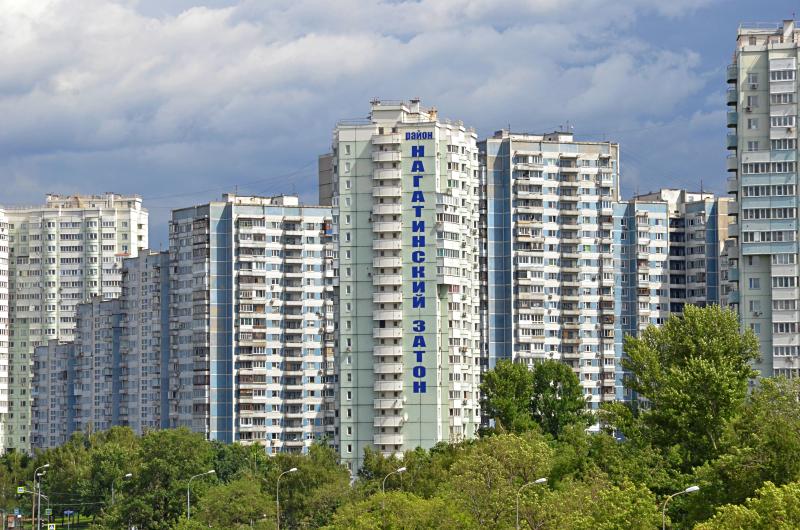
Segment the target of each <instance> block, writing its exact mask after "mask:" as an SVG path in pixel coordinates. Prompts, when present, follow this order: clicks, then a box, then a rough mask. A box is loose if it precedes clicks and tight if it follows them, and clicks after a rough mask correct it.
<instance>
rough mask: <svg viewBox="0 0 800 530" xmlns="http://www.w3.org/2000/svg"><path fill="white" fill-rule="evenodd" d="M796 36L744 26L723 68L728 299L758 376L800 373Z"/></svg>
mask: <svg viewBox="0 0 800 530" xmlns="http://www.w3.org/2000/svg"><path fill="white" fill-rule="evenodd" d="M798 54H800V30H798V29H797V27H796V25H795V22H794V21H793V20H786V21H784V22H783V23H782V24H755V25H752V24H751V25H744V24H743V25H741V26H740V27H739V31H738V34H737V39H736V48H735V51H734V57H733V64H731V65H730V66H728V69H727V81H728V83H729V84H730V88H729V89H728V95H727V103H728V106H729V109H730V110H729V111H728V127H729V128H730V130H731V132H730V134H729V135H728V143H727V147H728V149H729V150H731V151H732V153H731V155H730V156H729V157H728V171H729V172H730V177H729V178H728V191H729V192H731V193H732V194H733V195H734V202H733V203H732V207H731V210H732V211H731V214H732V215H734V216H736V221H737V222H736V224H735V225H731V228H730V237H732V238H734V241H735V242H734V243H731V244H730V245H728V247H727V248H726V252H727V256H726V258H727V259H726V267H727V275H728V281H729V282H730V283H731V285H729V286H727V287H726V289H725V290H726V291H727V292H726V298H727V301H728V303H729V304H731V305H732V306H733V307H734V308H737V309H738V311H739V316H740V319H741V323H742V326H743V327H744V328H748V329H751V330H752V331H753V332H754V333H755V334H756V335H757V336H758V339H759V342H760V346H761V360H760V361H759V363H757V364H756V368H758V369H759V370H760V371H761V373H762V375H764V376H772V375H779V374H781V375H787V376H790V377H797V376H798V374H800V307H799V306H798V304H799V303H800V302H798V300H799V299H800V285H799V283H800V281H799V280H798V241H797V233H798V228H800V227H798V215H797V213H798V197H800V195H798V183H797V169H798V168H797V156H798V145H797V134H798V133H797V127H798V123H797V105H798V96H799V94H798V86H797V76H798Z"/></svg>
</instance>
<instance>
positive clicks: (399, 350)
mask: <svg viewBox="0 0 800 530" xmlns="http://www.w3.org/2000/svg"><path fill="white" fill-rule="evenodd" d="M372 353H373V355H375V356H376V357H402V356H403V347H402V346H374V347H373V348H372Z"/></svg>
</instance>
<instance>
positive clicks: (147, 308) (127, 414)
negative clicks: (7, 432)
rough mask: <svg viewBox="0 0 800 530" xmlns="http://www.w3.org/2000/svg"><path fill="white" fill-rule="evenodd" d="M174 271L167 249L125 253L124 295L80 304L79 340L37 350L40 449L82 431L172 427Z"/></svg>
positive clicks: (34, 437) (35, 433) (35, 434)
mask: <svg viewBox="0 0 800 530" xmlns="http://www.w3.org/2000/svg"><path fill="white" fill-rule="evenodd" d="M168 274H169V252H150V251H147V250H144V251H143V252H141V253H140V254H139V256H137V257H135V258H127V259H125V260H124V261H123V267H122V295H121V297H120V298H118V299H112V300H103V299H101V298H100V297H94V298H92V299H91V300H90V301H89V302H85V303H81V304H78V306H77V309H76V328H75V334H74V339H73V340H72V341H70V342H64V343H62V342H58V341H56V340H50V341H48V343H47V345H44V346H38V347H37V348H36V349H35V353H34V362H33V365H34V370H33V385H32V392H31V394H32V398H33V405H32V418H33V421H32V433H31V441H32V442H31V443H32V445H33V447H34V448H38V449H45V448H49V447H57V446H59V445H61V444H63V443H64V442H66V441H67V440H68V439H69V437H70V436H71V435H72V433H74V432H76V431H83V432H89V431H97V430H106V429H109V428H110V427H113V426H126V427H130V428H131V429H133V431H134V432H136V433H137V434H142V433H144V432H145V431H147V430H151V429H158V428H165V427H169V422H168V415H166V414H162V410H169V406H168V404H167V398H168V394H167V389H168V387H169V385H168V381H169V372H168V369H169V367H170V359H169V351H170V350H169V306H168V303H169V277H168ZM162 337H166V338H167V339H166V341H165V342H162V340H161V338H162ZM165 380H166V384H165V383H164V381H165Z"/></svg>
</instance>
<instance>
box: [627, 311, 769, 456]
mask: <svg viewBox="0 0 800 530" xmlns="http://www.w3.org/2000/svg"><path fill="white" fill-rule="evenodd" d="M624 348H625V354H626V356H627V358H626V359H624V360H623V366H624V367H625V368H626V369H627V370H629V371H630V372H631V375H632V376H631V377H630V378H629V379H628V381H627V382H626V384H627V385H628V386H629V388H631V389H632V390H634V391H635V392H636V393H637V394H638V396H639V397H640V398H645V399H646V400H647V405H648V406H647V407H646V409H645V410H644V411H643V412H642V419H643V420H644V422H645V425H647V426H648V427H649V428H650V429H651V433H650V435H651V436H652V439H653V441H654V443H655V444H656V445H658V446H660V447H671V446H679V447H681V448H682V450H683V452H684V457H685V461H686V466H687V468H690V467H691V466H694V465H699V464H702V463H703V462H704V461H705V460H708V459H710V458H713V457H715V456H717V455H718V454H719V452H720V438H721V436H722V432H723V429H724V426H725V423H726V422H727V421H728V420H730V419H731V418H732V417H733V416H734V415H735V414H736V413H737V412H738V411H739V409H740V407H741V405H742V403H743V402H744V399H745V396H746V394H747V388H748V382H749V381H750V379H752V378H753V377H755V375H756V372H755V371H754V370H753V369H752V367H751V366H750V363H751V362H752V361H753V360H755V359H757V358H758V356H759V349H758V340H757V339H756V337H755V335H753V333H752V332H750V331H747V332H745V333H740V331H739V322H738V318H737V316H736V314H735V313H733V312H732V311H729V310H726V309H721V308H720V307H718V306H710V307H704V308H699V307H695V306H691V305H688V306H686V307H685V308H684V312H683V315H673V316H671V317H670V318H669V320H667V322H666V323H665V324H664V325H663V326H662V327H660V328H658V327H655V326H650V327H649V328H647V329H646V330H645V331H643V332H642V334H641V335H640V337H638V338H637V337H632V336H627V337H626V338H625V344H624Z"/></svg>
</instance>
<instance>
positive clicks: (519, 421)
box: [480, 360, 534, 433]
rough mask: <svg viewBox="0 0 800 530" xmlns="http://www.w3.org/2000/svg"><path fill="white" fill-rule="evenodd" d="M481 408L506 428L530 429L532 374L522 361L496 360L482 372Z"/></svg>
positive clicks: (518, 430)
mask: <svg viewBox="0 0 800 530" xmlns="http://www.w3.org/2000/svg"><path fill="white" fill-rule="evenodd" d="M480 389H481V395H482V396H483V398H482V399H481V409H482V411H483V413H484V414H485V415H486V416H487V417H489V418H491V419H493V420H494V421H495V423H496V424H497V426H498V427H499V428H500V429H502V430H506V431H509V432H515V433H521V432H525V431H527V430H530V429H531V428H532V427H533V425H534V422H533V418H532V417H531V398H532V397H533V374H532V373H531V372H530V370H528V368H527V367H525V365H522V364H515V363H512V362H511V361H506V360H503V361H500V362H498V363H497V365H496V366H495V368H494V370H489V371H488V372H486V373H485V374H484V375H483V378H482V381H481V385H480Z"/></svg>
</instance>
